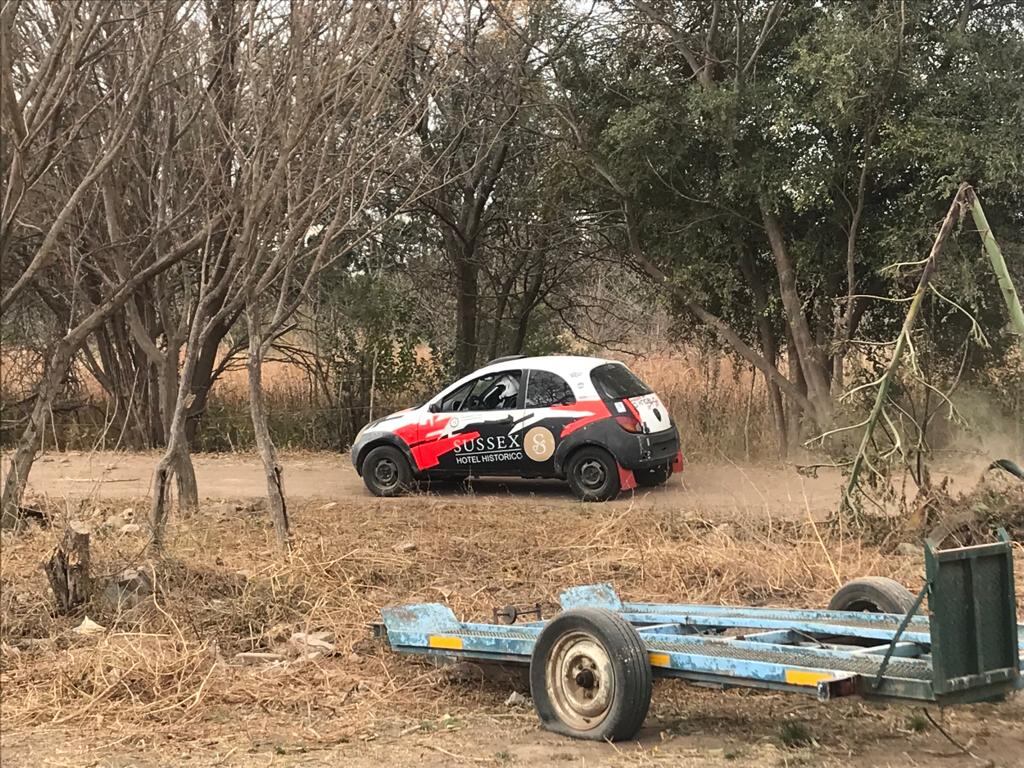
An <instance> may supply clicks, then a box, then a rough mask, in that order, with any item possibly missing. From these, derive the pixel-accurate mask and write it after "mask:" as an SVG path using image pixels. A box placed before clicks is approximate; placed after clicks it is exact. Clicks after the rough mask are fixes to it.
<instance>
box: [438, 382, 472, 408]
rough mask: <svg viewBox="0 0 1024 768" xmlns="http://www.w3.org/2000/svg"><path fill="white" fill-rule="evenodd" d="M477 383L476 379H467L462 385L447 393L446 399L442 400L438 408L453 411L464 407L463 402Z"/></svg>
mask: <svg viewBox="0 0 1024 768" xmlns="http://www.w3.org/2000/svg"><path fill="white" fill-rule="evenodd" d="M475 383H476V382H474V381H467V382H466V383H465V384H463V385H462V386H461V387H459V388H458V389H456V390H455V391H453V392H451V393H450V394H448V395H446V396H445V397H444V399H443V400H441V406H440V408H439V409H438V410H440V411H441V412H442V413H452V412H453V411H457V410H459V409H460V408H462V405H463V403H465V401H466V395H467V393H468V392H469V390H470V388H472V386H473V385H474V384H475Z"/></svg>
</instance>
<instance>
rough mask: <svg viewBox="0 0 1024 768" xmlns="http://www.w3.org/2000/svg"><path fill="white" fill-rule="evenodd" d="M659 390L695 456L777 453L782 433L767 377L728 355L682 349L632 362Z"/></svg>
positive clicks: (745, 456)
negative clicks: (770, 403)
mask: <svg viewBox="0 0 1024 768" xmlns="http://www.w3.org/2000/svg"><path fill="white" fill-rule="evenodd" d="M630 368H632V369H633V370H634V371H635V372H636V374H637V375H638V376H640V378H642V379H643V380H644V381H645V382H647V384H649V385H650V386H651V388H652V389H654V391H655V392H657V393H658V394H659V396H660V397H661V398H662V400H664V401H665V403H666V404H667V405H668V407H669V410H671V411H672V416H673V417H674V418H675V420H676V423H677V424H678V425H679V427H680V435H681V437H682V440H683V448H684V451H685V452H686V453H687V455H688V456H690V457H692V458H698V459H699V458H706V457H712V458H720V457H721V456H723V455H724V456H727V457H729V458H732V459H737V460H741V459H742V460H746V461H749V460H751V459H769V458H775V457H777V456H778V454H779V443H778V436H777V434H776V432H775V427H774V424H773V421H772V414H771V411H770V410H769V407H768V401H767V399H766V392H765V384H764V377H763V376H761V375H760V374H759V373H756V372H755V371H754V370H752V369H751V368H750V367H748V366H744V365H740V364H738V363H736V361H735V360H734V359H733V358H731V357H728V356H725V355H721V354H711V355H709V354H703V353H700V352H699V351H696V350H682V351H678V352H675V353H670V354H652V355H649V356H647V357H644V358H641V359H637V360H635V361H631V362H630Z"/></svg>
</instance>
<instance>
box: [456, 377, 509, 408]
mask: <svg viewBox="0 0 1024 768" xmlns="http://www.w3.org/2000/svg"><path fill="white" fill-rule="evenodd" d="M521 377H522V371H500V372H498V373H488V374H487V375H485V376H481V377H480V378H479V379H476V380H474V381H473V382H472V387H471V389H470V390H469V394H468V395H467V396H466V398H465V400H464V401H463V403H462V405H461V406H460V407H459V408H458V410H460V411H503V410H510V409H512V408H515V407H516V404H517V403H518V401H519V380H520V378H521Z"/></svg>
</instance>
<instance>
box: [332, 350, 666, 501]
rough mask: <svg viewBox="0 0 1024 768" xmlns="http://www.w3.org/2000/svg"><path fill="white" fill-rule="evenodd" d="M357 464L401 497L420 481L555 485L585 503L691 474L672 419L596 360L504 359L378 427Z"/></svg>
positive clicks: (361, 444) (366, 433)
mask: <svg viewBox="0 0 1024 768" xmlns="http://www.w3.org/2000/svg"><path fill="white" fill-rule="evenodd" d="M352 463H353V464H354V465H355V468H356V471H357V472H358V473H359V474H360V475H361V476H362V478H363V482H365V483H366V487H367V488H369V489H370V491H372V492H373V493H374V494H376V495H378V496H394V495H397V494H399V493H402V492H403V491H405V490H407V489H409V488H411V487H412V486H413V485H414V483H415V481H416V480H417V479H421V478H422V479H447V478H462V477H469V476H481V475H499V476H501V475H504V476H513V477H553V478H563V479H565V480H567V481H568V483H569V487H570V488H572V490H573V492H574V493H575V494H576V496H577V497H578V498H580V499H582V500H584V501H605V500H607V499H612V498H614V497H615V496H617V495H618V494H619V492H620V491H626V490H630V489H632V488H635V487H637V486H638V485H639V486H647V487H650V486H655V485H660V484H662V483H664V482H665V481H666V480H668V478H669V476H670V475H671V474H672V473H673V472H678V471H680V470H681V469H682V467H683V457H682V453H681V452H680V450H679V433H678V432H677V431H676V427H675V424H674V423H673V422H672V418H671V417H670V416H669V412H668V409H667V408H666V407H665V404H664V403H663V402H662V401H661V399H660V398H659V397H658V396H657V395H656V394H655V393H654V392H652V391H651V389H650V387H648V386H647V385H646V384H644V383H643V382H642V381H641V380H640V379H638V378H637V377H636V376H635V375H634V374H633V373H632V371H630V370H629V368H627V367H626V366H625V365H623V364H622V363H619V362H615V361H612V360H602V359H600V358H595V357H575V356H549V357H522V356H517V357H504V358H499V359H497V360H493V361H491V362H490V363H488V364H487V365H486V366H484V367H483V368H481V369H479V370H477V371H475V372H474V373H471V374H470V375H468V376H465V377H463V378H461V379H459V380H458V381H456V382H455V383H454V384H452V385H451V386H449V387H447V388H446V389H444V390H443V391H441V392H440V393H439V394H437V395H435V396H434V397H433V398H431V399H430V400H428V401H427V402H426V403H424V404H423V405H420V406H418V407H415V408H408V409H406V410H404V411H399V412H398V413H393V414H391V415H390V416H385V417H384V418H383V419H378V420H377V421H374V422H372V423H371V424H368V425H367V426H366V427H364V428H363V429H362V431H360V433H359V434H358V435H356V439H355V442H354V443H353V445H352Z"/></svg>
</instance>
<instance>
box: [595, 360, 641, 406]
mask: <svg viewBox="0 0 1024 768" xmlns="http://www.w3.org/2000/svg"><path fill="white" fill-rule="evenodd" d="M590 380H591V381H592V382H594V386H595V387H596V388H597V391H598V393H599V394H600V395H601V397H603V398H605V399H606V400H625V399H627V398H630V397H640V396H641V395H649V394H650V393H651V388H650V387H648V386H647V385H646V384H644V383H643V382H642V381H640V379H638V378H637V377H636V375H635V374H634V373H633V372H632V371H631V370H629V368H627V367H626V366H624V365H622V364H621V363H605V364H604V365H599V366H597V368H595V369H594V370H592V371H591V372H590Z"/></svg>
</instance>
